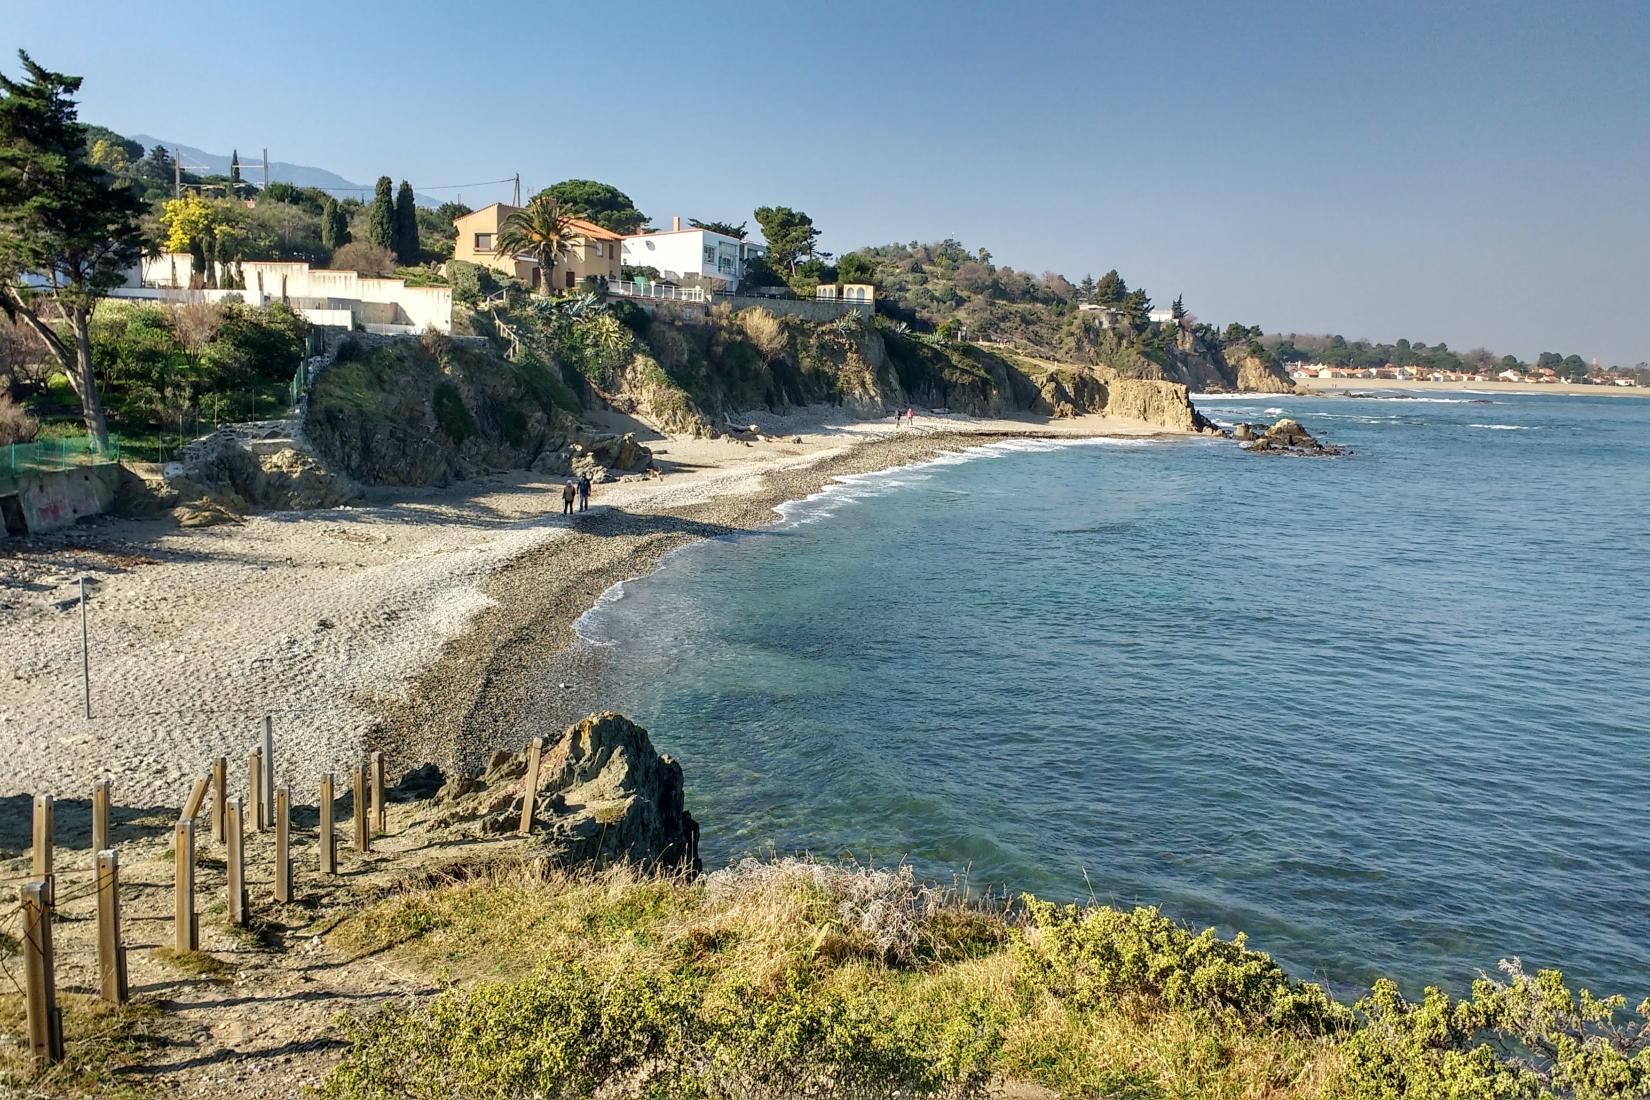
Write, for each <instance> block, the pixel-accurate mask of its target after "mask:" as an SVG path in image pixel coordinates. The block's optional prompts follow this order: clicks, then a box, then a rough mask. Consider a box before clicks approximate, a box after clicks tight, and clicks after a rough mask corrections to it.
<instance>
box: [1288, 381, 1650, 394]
mask: <svg viewBox="0 0 1650 1100" xmlns="http://www.w3.org/2000/svg"><path fill="white" fill-rule="evenodd" d="M1300 384H1301V385H1302V386H1304V387H1306V388H1307V389H1308V390H1311V391H1312V392H1314V393H1323V394H1330V395H1334V394H1342V393H1348V392H1351V393H1373V392H1375V391H1377V390H1379V391H1382V392H1385V391H1388V390H1405V391H1411V392H1414V393H1533V394H1549V395H1551V394H1564V395H1576V396H1582V397H1650V387H1646V386H1577V385H1575V384H1573V383H1570V382H1551V383H1543V384H1540V385H1534V384H1531V383H1528V382H1399V381H1395V380H1393V379H1390V378H1308V379H1306V380H1305V381H1303V382H1301V383H1300Z"/></svg>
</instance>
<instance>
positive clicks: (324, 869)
mask: <svg viewBox="0 0 1650 1100" xmlns="http://www.w3.org/2000/svg"><path fill="white" fill-rule="evenodd" d="M321 873H322V874H323V875H336V874H337V873H338V841H337V840H336V838H334V837H333V835H332V773H331V772H327V774H325V775H323V776H322V777H321Z"/></svg>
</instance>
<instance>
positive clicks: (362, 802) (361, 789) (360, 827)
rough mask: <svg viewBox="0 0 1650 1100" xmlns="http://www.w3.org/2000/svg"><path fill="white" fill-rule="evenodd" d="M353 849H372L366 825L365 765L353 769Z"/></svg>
mask: <svg viewBox="0 0 1650 1100" xmlns="http://www.w3.org/2000/svg"><path fill="white" fill-rule="evenodd" d="M354 809H355V850H356V851H357V852H370V851H372V830H371V829H370V828H368V827H367V766H366V765H365V764H362V765H361V766H359V767H358V768H356V769H355V807H354Z"/></svg>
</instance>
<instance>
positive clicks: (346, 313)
mask: <svg viewBox="0 0 1650 1100" xmlns="http://www.w3.org/2000/svg"><path fill="white" fill-rule="evenodd" d="M189 265H190V259H189V256H188V255H187V254H184V253H174V252H166V253H162V254H161V255H159V256H148V257H145V258H144V259H143V261H142V265H141V267H140V269H138V270H136V271H133V272H130V273H129V274H128V276H127V285H126V286H124V287H118V288H116V289H115V290H114V291H113V292H112V295H111V296H112V297H116V298H137V299H150V300H154V301H163V302H189V301H207V302H216V301H222V300H223V299H225V298H228V297H230V296H231V295H233V296H234V297H235V298H237V299H239V300H241V301H243V302H245V303H246V304H247V305H251V306H266V305H268V304H270V303H271V302H286V303H287V304H288V305H290V306H291V307H292V308H293V309H295V310H297V311H298V312H299V313H301V314H303V316H304V317H305V319H307V320H308V321H309V322H310V323H311V324H315V325H332V326H336V327H339V328H350V329H354V328H359V329H364V330H365V331H367V332H376V333H385V334H401V333H413V332H423V331H424V330H425V329H435V330H436V331H437V332H450V331H452V327H453V291H452V288H451V287H445V286H408V285H407V283H406V280H404V279H380V278H375V277H373V276H370V275H361V274H359V273H357V272H354V271H328V270H323V269H320V268H312V267H310V266H309V265H308V264H306V263H297V262H293V261H285V260H246V261H242V262H237V263H235V264H234V265H233V269H234V272H235V274H237V275H238V276H240V278H241V279H244V280H245V282H246V286H245V289H240V290H191V289H189V283H190V266H189ZM218 272H219V278H220V279H221V278H223V277H224V275H225V274H227V273H228V265H224V264H219V265H218Z"/></svg>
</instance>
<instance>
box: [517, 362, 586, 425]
mask: <svg viewBox="0 0 1650 1100" xmlns="http://www.w3.org/2000/svg"><path fill="white" fill-rule="evenodd" d="M516 374H517V375H519V376H520V377H521V382H522V385H523V386H525V387H526V388H527V392H528V393H529V394H530V395H531V396H532V398H533V400H534V401H535V402H537V403H538V406H539V408H541V409H543V410H544V415H546V416H554V415H555V413H556V410H557V409H561V410H563V411H565V412H570V413H572V414H573V415H575V416H577V415H578V414H579V413H580V412H582V411H583V410H584V406H583V405H582V404H581V403H580V401H579V396H578V394H576V393H574V392H573V390H572V389H571V388H569V387H568V385H567V383H566V382H564V381H562V379H560V378H557V377H556V376H555V375H554V374H552V373H551V372H550V369H549V368H548V367H546V366H545V365H544V364H543V363H542V362H540V361H539V360H538V358H536V357H535V356H532V355H523V356H522V357H521V359H520V360H519V361H518V362H517V363H516Z"/></svg>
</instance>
